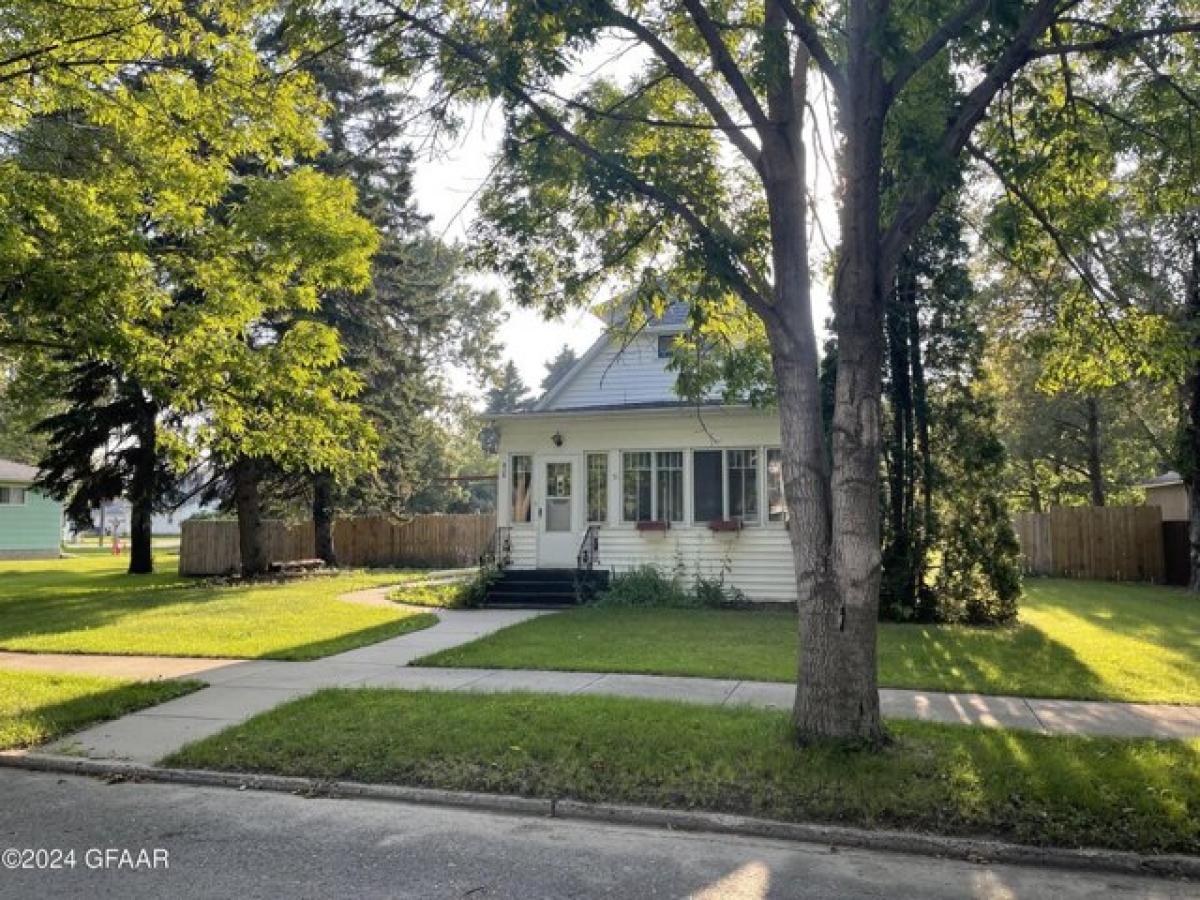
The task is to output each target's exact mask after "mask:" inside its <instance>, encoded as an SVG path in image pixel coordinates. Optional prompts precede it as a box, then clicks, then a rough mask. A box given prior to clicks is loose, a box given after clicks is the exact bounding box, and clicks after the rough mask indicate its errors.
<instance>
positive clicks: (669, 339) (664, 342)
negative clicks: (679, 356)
mask: <svg viewBox="0 0 1200 900" xmlns="http://www.w3.org/2000/svg"><path fill="white" fill-rule="evenodd" d="M677 340H679V335H676V334H660V335H659V336H658V358H659V359H670V358H671V354H672V353H673V352H674V351H675V342H676V341H677Z"/></svg>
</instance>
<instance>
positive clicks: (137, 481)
mask: <svg viewBox="0 0 1200 900" xmlns="http://www.w3.org/2000/svg"><path fill="white" fill-rule="evenodd" d="M155 413H156V411H155V409H154V407H153V406H150V405H147V407H146V408H145V409H144V410H143V415H142V421H141V422H139V423H138V433H137V436H136V437H137V449H136V454H137V457H136V461H135V462H134V468H133V479H132V483H131V484H130V487H129V505H130V515H129V574H130V575H149V574H150V573H152V572H153V571H154V527H153V526H154V506H155V503H157V501H158V423H157V421H156V414H155Z"/></svg>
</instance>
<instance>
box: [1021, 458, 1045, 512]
mask: <svg viewBox="0 0 1200 900" xmlns="http://www.w3.org/2000/svg"><path fill="white" fill-rule="evenodd" d="M1025 471H1026V472H1027V473H1028V475H1029V508H1030V509H1031V510H1032V511H1033V512H1035V513H1040V512H1041V511H1042V489H1041V488H1040V487H1039V486H1038V479H1037V465H1036V463H1034V461H1033V460H1032V459H1028V460H1026V461H1025Z"/></svg>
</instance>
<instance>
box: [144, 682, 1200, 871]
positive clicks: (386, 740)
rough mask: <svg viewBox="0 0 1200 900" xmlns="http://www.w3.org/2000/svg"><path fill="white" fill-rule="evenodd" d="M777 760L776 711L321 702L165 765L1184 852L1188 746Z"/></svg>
mask: <svg viewBox="0 0 1200 900" xmlns="http://www.w3.org/2000/svg"><path fill="white" fill-rule="evenodd" d="M889 728H890V731H891V734H892V735H893V738H894V740H893V742H892V743H891V744H890V745H889V746H887V747H886V748H884V749H883V750H882V751H881V752H879V753H869V752H863V751H854V750H847V749H845V748H842V747H836V746H813V747H807V748H804V749H797V748H795V747H794V746H793V745H792V744H791V743H790V742H789V740H788V719H787V716H786V715H785V714H784V713H781V712H772V711H763V710H755V709H750V708H731V707H704V706H699V705H689V704H683V703H672V702H666V701H656V700H633V699H624V698H611V697H557V696H549V695H541V694H524V693H512V694H483V695H480V694H454V693H442V692H436V691H400V690H390V689H353V690H348V689H333V690H325V691H321V692H319V693H317V694H314V695H311V696H309V697H306V698H303V699H300V700H297V701H294V702H292V703H288V704H285V705H283V706H281V707H278V708H276V709H274V710H271V711H270V712H267V713H264V714H262V715H260V716H257V717H255V718H253V719H251V720H250V721H248V722H246V723H244V724H242V725H239V726H235V727H233V728H231V729H229V730H227V731H224V732H222V733H221V734H218V735H215V736H213V737H210V738H207V739H205V740H202V741H200V742H198V743H196V744H192V745H190V746H188V747H185V748H184V749H182V750H180V751H179V752H177V753H175V754H173V755H172V756H170V757H168V758H167V760H165V761H164V763H165V764H166V765H170V766H179V767H189V768H207V769H220V770H225V771H240V772H254V773H273V774H282V775H302V776H308V777H315V778H327V779H347V780H353V781H361V782H375V783H398V784H405V785H413V786H422V787H438V788H447V789H452V790H471V791H485V792H494V793H507V794H519V795H525V796H536V797H548V798H557V799H562V798H571V799H576V800H584V801H593V802H619V803H631V804H638V805H645V806H657V807H669V808H682V809H705V810H713V811H719V812H732V813H740V814H748V815H755V816H764V817H768V818H774V819H780V820H785V821H819V822H827V823H837V824H845V825H855V826H864V827H889V828H903V829H912V830H921V831H930V832H936V833H941V834H950V835H986V836H991V837H996V838H1002V839H1006V840H1013V841H1019V842H1022V843H1030V844H1042V845H1057V846H1065V847H1078V846H1092V847H1105V848H1113V849H1126V850H1137V851H1141V852H1183V853H1193V854H1195V853H1200V740H1192V741H1153V740H1118V739H1108V738H1081V737H1047V736H1043V735H1037V734H1032V733H1026V732H1016V731H1002V730H997V729H985V728H969V727H963V726H949V725H933V724H928V723H916V722H899V721H894V722H890V723H889Z"/></svg>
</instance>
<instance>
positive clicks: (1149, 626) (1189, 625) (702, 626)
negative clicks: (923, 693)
mask: <svg viewBox="0 0 1200 900" xmlns="http://www.w3.org/2000/svg"><path fill="white" fill-rule="evenodd" d="M1020 617H1021V624H1019V625H1016V626H1013V627H1007V628H971V627H966V626H957V625H891V624H885V625H882V626H881V628H880V634H879V680H880V683H881V684H882V685H884V686H886V687H901V688H924V689H927V690H946V691H974V692H979V693H985V694H1016V695H1023V696H1030V697H1074V698H1091V699H1106V700H1138V701H1147V702H1155V701H1156V702H1163V703H1200V598H1196V597H1193V596H1191V595H1189V594H1187V593H1186V592H1184V591H1182V590H1177V589H1174V588H1162V587H1150V586H1146V585H1126V584H1108V583H1103V582H1086V581H1065V580H1057V579H1031V580H1029V581H1028V582H1026V587H1025V597H1024V599H1023V601H1022V604H1021V616H1020ZM794 623H795V616H794V614H793V613H790V612H789V613H782V612H781V613H774V612H743V611H726V610H690V609H651V610H645V609H628V608H603V609H596V608H586V609H578V610H572V611H571V612H568V613H564V614H560V615H553V616H543V617H539V618H536V619H532V620H530V621H528V622H525V623H523V624H520V625H515V626H513V627H511V628H507V629H505V630H503V631H500V632H497V633H496V634H494V635H491V636H489V637H485V638H482V639H480V640H478V641H475V642H473V643H470V644H467V645H465V646H462V647H457V648H453V649H450V650H446V651H443V652H441V653H437V654H434V655H433V656H430V657H426V658H425V659H421V660H418V661H417V664H418V665H435V666H470V667H485V668H525V669H570V670H576V671H593V672H644V673H656V674H663V675H693V676H710V677H726V678H747V679H757V680H762V681H790V680H792V679H793V678H794V677H795V672H796V652H797V650H796V647H797V639H796V628H795V624H794Z"/></svg>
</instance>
